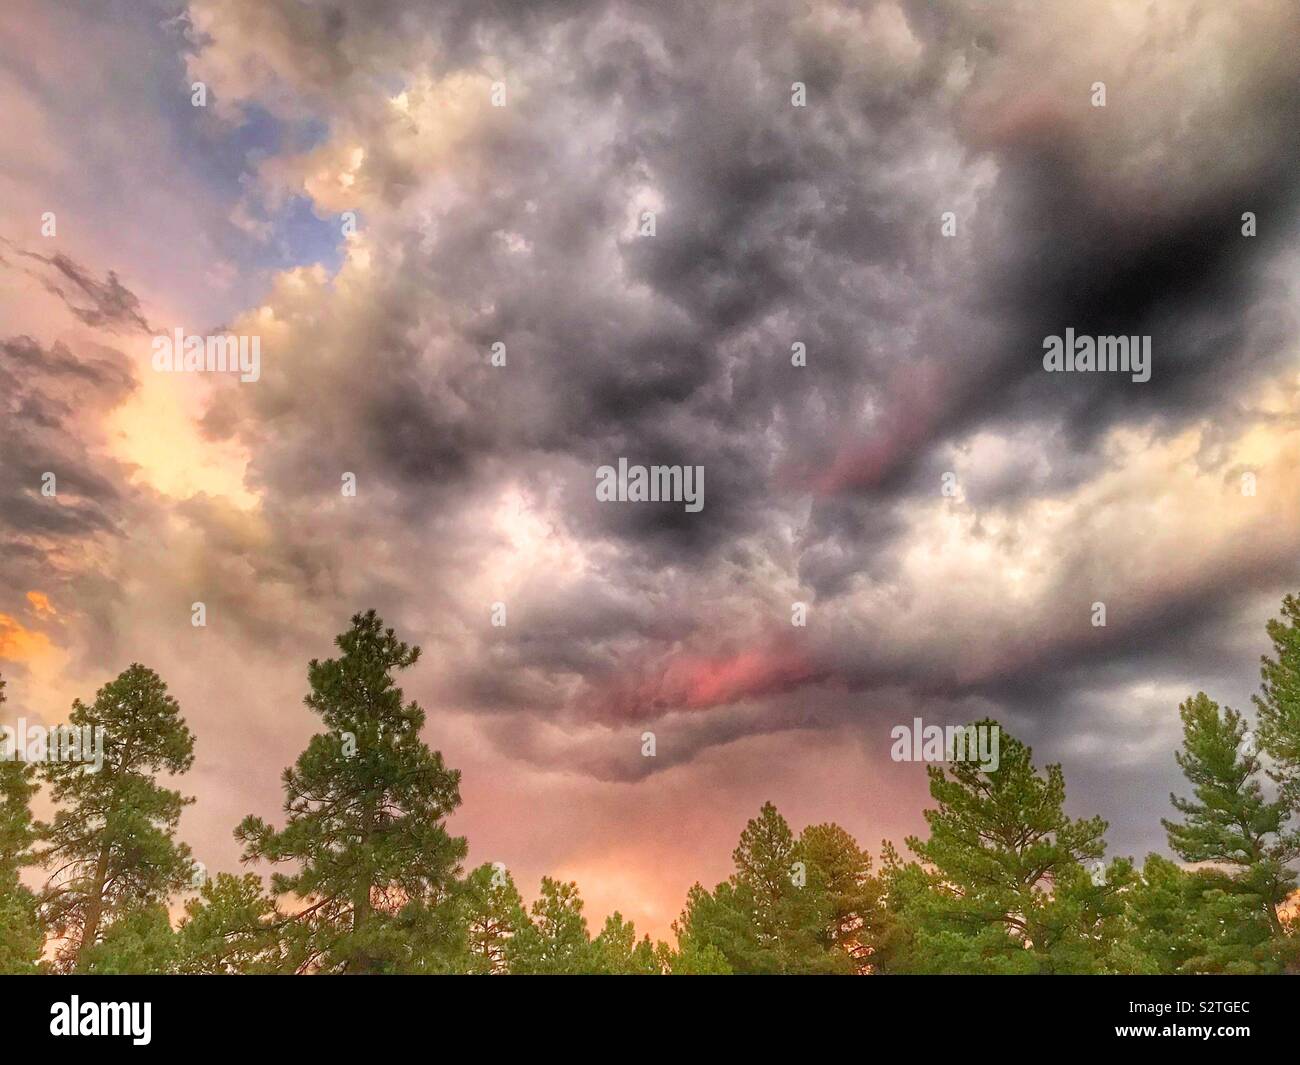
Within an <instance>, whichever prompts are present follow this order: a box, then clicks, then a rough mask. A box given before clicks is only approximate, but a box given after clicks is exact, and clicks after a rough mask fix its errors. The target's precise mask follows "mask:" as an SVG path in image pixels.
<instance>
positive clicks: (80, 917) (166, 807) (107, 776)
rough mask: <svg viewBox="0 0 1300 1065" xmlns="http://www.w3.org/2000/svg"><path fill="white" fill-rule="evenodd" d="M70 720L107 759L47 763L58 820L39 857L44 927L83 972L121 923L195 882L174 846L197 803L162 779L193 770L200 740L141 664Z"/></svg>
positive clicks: (181, 850) (78, 706)
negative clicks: (96, 740) (91, 734)
mask: <svg viewBox="0 0 1300 1065" xmlns="http://www.w3.org/2000/svg"><path fill="white" fill-rule="evenodd" d="M69 722H70V723H71V724H72V725H73V726H74V727H76V728H78V729H91V730H98V729H102V730H103V744H104V761H103V765H102V767H101V768H100V769H98V770H97V771H91V769H90V768H89V767H88V766H87V765H85V764H83V763H82V762H78V761H68V760H55V759H50V760H49V761H46V762H44V763H42V765H41V766H40V775H41V776H42V777H43V779H44V780H45V781H46V782H47V783H48V784H49V785H50V786H51V797H52V798H53V800H54V802H55V803H56V804H57V812H56V813H55V815H54V818H53V820H51V821H50V822H49V823H42V824H39V825H38V826H37V832H38V834H39V838H40V841H41V843H40V846H39V847H38V849H37V852H36V856H37V860H38V861H39V863H40V864H41V865H43V866H45V868H46V870H47V871H48V873H49V881H48V883H47V885H46V887H45V890H44V892H43V894H42V896H41V906H42V912H43V915H44V917H45V921H46V924H47V926H48V927H49V929H50V931H51V932H52V933H53V934H54V935H55V936H56V937H59V938H62V939H64V940H65V943H64V946H63V948H62V949H61V950H60V952H59V964H60V967H61V968H63V969H76V968H77V967H78V966H79V964H80V962H81V961H82V960H83V958H84V957H85V956H86V955H87V953H88V952H89V951H90V950H91V948H92V947H94V946H95V945H96V943H98V942H99V940H100V938H101V937H102V936H103V934H104V932H105V929H106V928H107V927H108V925H109V924H110V923H111V922H112V921H113V920H114V919H116V918H118V917H121V916H123V915H125V914H129V913H134V912H135V911H137V910H140V909H142V908H147V907H149V906H151V905H153V904H158V903H164V902H165V901H166V900H167V898H168V897H169V896H170V895H171V894H172V893H173V892H175V891H178V890H180V889H181V888H183V887H184V886H185V885H186V884H187V883H188V882H189V881H190V879H191V876H192V870H193V863H192V861H191V860H190V850H189V848H188V847H187V846H185V844H183V843H179V842H177V840H176V826H177V822H178V821H179V820H180V816H181V811H182V810H183V809H184V808H185V806H186V805H188V804H189V803H190V802H192V801H193V800H192V799H186V798H183V797H182V796H181V794H180V792H178V791H173V790H171V789H169V788H165V787H163V786H162V785H161V784H159V783H158V782H157V780H156V777H157V775H158V774H159V773H168V774H171V775H179V774H181V773H184V772H185V771H186V770H188V769H189V768H190V766H191V765H192V764H193V761H194V736H193V734H192V733H191V732H190V730H189V728H188V726H186V724H185V720H184V718H182V717H181V714H180V707H179V706H178V705H177V703H176V700H175V699H173V698H172V697H171V696H170V695H168V694H167V685H166V684H164V683H163V682H162V679H161V678H160V677H159V676H158V674H157V673H155V672H154V671H153V670H151V669H147V668H146V667H144V666H142V665H140V664H138V663H136V664H133V665H131V666H130V667H128V668H127V669H126V670H125V671H124V672H123V673H122V674H121V675H119V676H118V677H117V678H116V679H115V680H112V681H110V682H109V683H108V684H106V685H104V687H102V688H100V690H99V691H98V692H97V693H96V695H95V701H94V702H93V703H92V704H91V705H89V706H87V705H85V704H84V703H82V702H81V700H79V699H78V700H77V701H76V702H74V703H73V705H72V713H71V714H70V715H69Z"/></svg>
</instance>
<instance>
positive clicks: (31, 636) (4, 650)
mask: <svg viewBox="0 0 1300 1065" xmlns="http://www.w3.org/2000/svg"><path fill="white" fill-rule="evenodd" d="M37 594H39V593H37ZM52 649H53V645H52V644H51V643H50V638H49V637H48V636H46V635H45V633H43V632H33V631H32V630H31V629H26V628H24V627H23V625H22V623H21V622H19V621H15V620H14V619H13V618H11V617H10V616H9V615H8V614H0V658H7V659H8V660H9V661H11V662H30V661H31V660H32V659H33V658H42V657H44V656H45V655H47V654H49V653H50V651H51V650H52Z"/></svg>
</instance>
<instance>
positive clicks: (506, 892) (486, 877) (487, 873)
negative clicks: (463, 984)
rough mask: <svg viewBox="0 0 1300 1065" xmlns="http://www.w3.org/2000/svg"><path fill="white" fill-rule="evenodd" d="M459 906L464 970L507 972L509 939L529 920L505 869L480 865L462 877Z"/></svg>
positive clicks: (485, 973) (488, 973) (485, 972)
mask: <svg viewBox="0 0 1300 1065" xmlns="http://www.w3.org/2000/svg"><path fill="white" fill-rule="evenodd" d="M459 906H460V912H461V915H462V921H463V922H464V928H465V949H466V951H467V953H468V956H469V962H468V965H467V971H468V972H471V973H478V974H482V975H500V974H502V973H505V972H507V971H508V957H507V955H508V951H509V947H510V941H511V940H512V939H513V938H514V937H515V935H516V934H517V933H518V932H519V931H520V929H522V928H524V927H525V926H526V925H527V924H528V923H529V922H528V914H527V912H526V911H525V910H524V901H523V899H522V898H520V897H519V891H518V889H517V888H516V887H515V882H514V878H513V877H511V875H510V873H509V871H508V870H506V869H504V868H503V867H501V866H495V865H480V866H479V867H478V868H477V869H475V870H474V871H473V872H472V873H470V874H469V876H468V877H466V879H465V885H464V890H463V892H462V895H461V899H460V903H459Z"/></svg>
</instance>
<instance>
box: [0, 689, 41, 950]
mask: <svg viewBox="0 0 1300 1065" xmlns="http://www.w3.org/2000/svg"><path fill="white" fill-rule="evenodd" d="M4 689H5V681H4V679H3V678H0V706H3V705H4V702H5V691H4ZM18 753H19V752H17V751H0V975H16V974H22V973H32V972H36V971H37V967H38V966H37V959H38V958H39V957H40V953H41V948H42V946H43V945H44V936H43V934H42V932H41V928H40V924H39V922H38V921H37V913H36V898H35V896H34V895H33V894H32V893H31V892H30V891H28V890H27V888H26V887H24V886H23V884H22V881H21V880H20V879H19V875H20V873H21V872H22V869H23V867H24V866H27V865H29V864H31V861H32V856H31V846H32V843H33V841H34V840H35V832H34V830H33V828H32V811H31V800H32V796H33V795H34V794H35V793H36V790H37V789H36V781H35V776H36V770H35V768H34V767H33V766H30V765H28V764H27V763H26V762H24V761H22V760H21V759H20V758H19V757H18Z"/></svg>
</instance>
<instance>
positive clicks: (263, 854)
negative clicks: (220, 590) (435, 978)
mask: <svg viewBox="0 0 1300 1065" xmlns="http://www.w3.org/2000/svg"><path fill="white" fill-rule="evenodd" d="M335 642H336V644H337V645H338V648H339V651H340V652H341V653H340V655H339V657H338V658H330V659H326V660H325V661H323V662H321V661H317V660H313V661H312V662H311V664H310V666H309V668H308V671H307V675H308V682H309V684H310V687H311V691H310V692H309V693H308V695H307V696H306V699H305V702H306V704H307V706H308V707H310V708H311V709H312V710H313V711H315V712H316V713H317V714H319V715H320V717H321V720H322V722H323V723H324V725H325V726H326V731H325V732H323V733H320V734H318V735H316V736H313V737H312V739H311V742H310V743H309V744H308V745H307V749H306V750H305V751H303V753H302V754H301V755H300V756H299V757H298V760H297V762H296V763H295V765H294V766H292V767H291V768H289V769H286V770H285V772H284V777H283V780H284V791H285V800H284V813H285V815H286V820H285V826H284V828H282V829H279V830H276V829H273V828H272V827H271V826H270V825H268V824H267V823H266V822H265V821H263V820H262V819H261V818H258V817H252V816H250V817H247V818H245V819H244V821H243V823H242V824H241V825H240V826H239V828H238V829H237V830H236V837H237V838H238V839H240V840H241V841H242V842H244V843H245V845H246V847H245V852H244V860H245V861H257V860H266V861H269V862H272V863H277V864H278V863H290V864H292V865H294V866H296V867H297V870H296V872H293V873H282V872H276V873H275V874H274V875H273V877H272V884H271V886H272V889H273V891H274V893H275V894H276V895H277V896H278V895H285V894H292V895H295V896H297V897H298V898H299V899H300V900H302V908H301V909H300V910H299V911H298V913H297V917H296V923H297V924H298V925H299V929H298V930H299V932H301V933H302V934H303V935H304V938H305V943H306V947H307V964H308V965H310V966H311V967H312V968H314V969H316V970H318V971H322V972H348V973H372V972H383V971H391V970H392V969H394V968H396V967H400V966H401V965H402V959H404V958H406V957H408V956H409V952H410V943H409V933H410V931H411V927H415V926H424V925H425V922H424V921H420V922H409V923H408V924H409V926H408V927H407V928H405V929H404V928H403V927H402V924H401V922H399V921H398V920H397V919H396V918H397V917H398V915H399V914H400V913H401V912H402V910H403V909H404V908H405V907H408V906H410V907H414V908H416V909H418V910H420V911H421V912H422V914H423V915H427V913H428V911H430V910H431V909H432V908H435V907H440V906H443V905H444V904H446V903H447V902H448V900H449V898H450V896H451V892H452V889H453V885H454V883H455V879H456V877H457V876H458V875H459V873H460V863H461V861H462V860H463V859H464V857H465V854H466V846H465V840H464V839H463V838H462V837H456V836H452V835H450V834H449V833H448V832H447V830H446V827H445V820H446V818H447V816H448V815H449V814H450V813H451V812H452V811H453V810H455V809H456V807H457V806H459V805H460V773H459V772H458V771H457V770H453V769H449V768H447V766H446V765H444V764H443V760H442V755H441V754H440V753H438V752H437V751H431V750H430V749H429V747H428V746H427V745H426V744H425V743H424V741H423V740H422V739H421V738H420V730H421V729H422V728H423V726H424V720H425V718H424V711H423V710H421V709H420V707H419V705H418V704H417V703H415V702H410V703H406V702H404V701H403V695H402V690H401V689H400V688H398V687H397V686H396V685H395V684H394V680H393V674H394V673H395V672H396V671H398V670H403V669H407V668H409V667H410V666H412V665H414V664H415V663H416V661H417V660H418V659H419V656H420V649H419V648H418V647H408V646H407V645H406V644H405V643H402V642H401V641H400V640H398V639H397V637H396V636H395V635H394V633H393V630H392V629H385V628H384V625H383V621H382V620H381V619H380V618H379V617H378V616H377V615H376V614H375V612H374V611H373V610H371V611H368V612H367V613H365V614H357V615H356V616H354V617H353V618H352V625H351V628H349V629H348V631H347V632H345V633H343V634H342V635H340V636H339V637H338V638H337V639H336V641H335Z"/></svg>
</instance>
